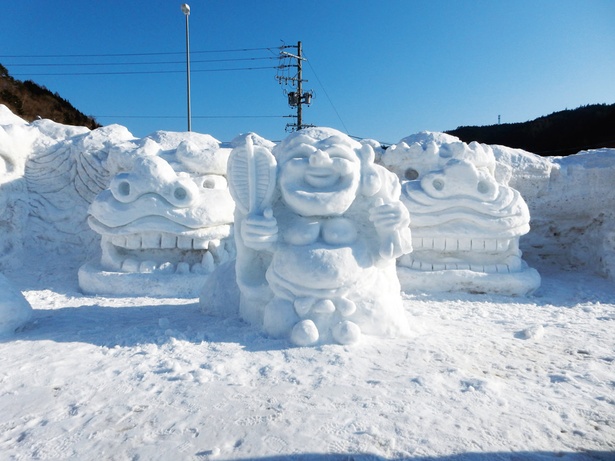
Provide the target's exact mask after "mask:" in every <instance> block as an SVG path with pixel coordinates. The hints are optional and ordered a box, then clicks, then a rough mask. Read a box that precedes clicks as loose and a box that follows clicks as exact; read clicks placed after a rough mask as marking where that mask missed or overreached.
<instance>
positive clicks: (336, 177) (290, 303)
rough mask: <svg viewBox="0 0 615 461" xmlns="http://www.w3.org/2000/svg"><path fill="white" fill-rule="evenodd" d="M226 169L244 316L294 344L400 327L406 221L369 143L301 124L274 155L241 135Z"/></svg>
mask: <svg viewBox="0 0 615 461" xmlns="http://www.w3.org/2000/svg"><path fill="white" fill-rule="evenodd" d="M228 174H229V180H230V188H231V194H232V195H233V198H234V200H235V202H236V205H237V207H236V213H235V225H236V230H238V231H236V235H235V240H236V245H237V262H236V274H237V282H238V285H239V288H240V290H241V301H240V311H241V315H242V316H243V318H244V319H246V320H248V321H250V322H252V323H258V324H262V326H263V328H264V330H265V332H266V333H267V334H269V335H271V336H274V337H288V338H290V340H291V341H292V342H293V343H294V344H296V345H300V346H304V345H312V344H317V343H329V342H337V343H340V344H350V343H354V342H356V341H357V340H358V339H359V338H360V336H361V332H363V333H366V334H374V335H380V336H391V335H396V334H403V333H405V332H407V329H408V326H407V323H406V318H405V315H404V312H403V307H402V303H401V297H400V286H399V281H398V279H397V275H396V271H395V258H397V257H398V256H401V255H402V254H405V253H407V252H409V251H410V249H411V246H410V233H409V228H408V225H409V222H410V220H409V216H408V212H407V210H406V208H405V207H404V206H403V204H402V203H401V202H400V200H399V196H400V186H399V181H398V179H397V177H396V176H395V175H393V174H392V173H389V172H388V171H387V170H385V169H384V168H383V167H381V166H378V165H375V164H374V152H373V149H372V148H371V147H370V146H368V145H361V144H360V143H358V142H356V141H354V140H352V139H350V138H349V137H348V136H346V135H344V134H342V133H340V132H338V131H336V130H333V129H328V128H308V129H304V130H301V131H299V132H296V133H293V134H292V135H290V136H289V137H288V138H287V139H286V140H284V141H283V142H282V143H281V144H279V145H278V146H276V147H275V148H274V149H273V153H272V152H270V151H269V150H268V149H267V147H266V146H265V145H264V143H262V142H259V139H258V138H257V137H255V136H254V135H248V136H247V137H246V139H245V145H244V146H238V147H237V148H235V149H234V150H233V152H232V154H231V157H230V159H229V170H228Z"/></svg>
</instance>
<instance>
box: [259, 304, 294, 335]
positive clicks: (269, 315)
mask: <svg viewBox="0 0 615 461" xmlns="http://www.w3.org/2000/svg"><path fill="white" fill-rule="evenodd" d="M298 321H299V317H298V316H297V314H296V312H295V309H294V308H293V305H292V303H291V302H290V301H286V300H284V299H281V298H273V299H272V300H271V301H270V302H269V304H267V306H265V313H264V316H263V328H264V329H265V331H266V332H267V334H268V335H270V336H272V337H274V338H284V337H288V335H289V334H290V333H291V331H292V329H293V325H295V324H296V323H297V322H298Z"/></svg>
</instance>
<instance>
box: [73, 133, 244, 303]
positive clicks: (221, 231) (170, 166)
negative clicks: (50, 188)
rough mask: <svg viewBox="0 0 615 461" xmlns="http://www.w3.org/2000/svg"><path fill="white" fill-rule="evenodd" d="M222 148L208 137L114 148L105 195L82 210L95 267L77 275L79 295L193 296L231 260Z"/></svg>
mask: <svg viewBox="0 0 615 461" xmlns="http://www.w3.org/2000/svg"><path fill="white" fill-rule="evenodd" d="M229 152H230V148H222V147H221V145H220V143H219V142H218V141H216V140H215V139H213V138H212V137H211V136H207V135H199V134H195V133H184V134H179V133H167V132H158V133H156V134H154V135H153V136H151V137H148V138H144V139H142V140H140V141H139V142H138V143H137V144H136V145H135V144H134V143H130V144H128V145H126V146H123V148H121V147H120V148H118V149H116V152H115V154H116V155H115V156H114V157H113V158H111V159H110V163H112V164H113V162H115V163H116V164H117V165H118V167H119V168H118V170H119V171H118V172H117V174H115V176H113V178H112V179H111V184H110V186H109V188H108V189H106V190H104V191H103V192H101V193H100V194H99V195H98V196H97V197H96V198H95V199H94V201H93V202H92V204H91V206H90V209H89V213H90V215H89V218H88V224H89V225H90V227H91V228H92V229H93V230H94V231H95V232H97V233H98V234H100V235H101V249H102V255H101V258H100V261H92V262H89V263H87V264H84V265H83V266H82V267H81V268H80V269H79V285H80V287H81V289H82V290H83V291H84V292H85V293H90V294H107V295H123V296H148V295H149V296H172V297H197V296H198V293H199V292H200V290H201V287H202V285H203V283H204V281H205V279H206V278H207V276H208V274H210V273H211V272H212V271H213V270H214V268H215V267H216V266H217V265H218V264H220V263H223V262H225V261H227V260H228V259H230V258H232V257H233V256H234V246H233V243H232V239H231V235H232V225H233V210H234V203H233V200H232V198H231V196H230V194H229V190H228V185H227V180H226V177H225V173H226V162H227V160H228V155H229Z"/></svg>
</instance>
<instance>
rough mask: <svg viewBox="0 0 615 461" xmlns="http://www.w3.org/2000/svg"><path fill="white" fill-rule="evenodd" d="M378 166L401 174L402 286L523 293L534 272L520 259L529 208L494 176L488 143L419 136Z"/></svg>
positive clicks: (533, 284)
mask: <svg viewBox="0 0 615 461" xmlns="http://www.w3.org/2000/svg"><path fill="white" fill-rule="evenodd" d="M382 161H383V163H384V164H385V165H386V166H388V167H389V168H391V169H392V170H393V171H395V172H396V173H397V174H398V175H400V176H402V175H403V177H405V178H406V179H407V180H408V181H406V182H404V184H403V187H402V189H403V192H402V201H403V202H404V204H405V205H406V206H407V207H408V210H409V211H410V215H411V216H412V222H411V225H410V227H411V230H412V245H413V248H414V251H413V253H412V254H410V255H405V256H402V257H401V258H400V259H399V268H398V274H399V278H400V281H401V285H402V288H403V289H404V290H424V291H443V290H444V291H458V290H461V291H469V292H490V293H501V294H507V295H525V294H528V293H531V292H533V291H534V290H536V289H537V288H538V286H539V285H540V276H539V275H538V272H536V270H534V269H532V268H529V267H528V266H527V264H526V263H525V261H523V260H522V259H521V251H520V250H519V238H520V237H521V236H522V235H524V234H526V233H527V232H528V231H529V229H530V227H529V221H530V215H529V211H528V207H527V205H526V203H525V201H524V200H523V198H522V197H521V195H520V194H519V192H517V191H516V190H514V189H512V188H510V187H508V186H507V185H504V184H500V183H498V181H497V180H496V177H495V157H494V155H493V151H492V150H491V148H490V147H489V146H486V145H481V144H478V143H476V142H473V143H471V144H469V145H468V144H466V143H463V142H461V141H459V140H458V139H457V138H455V137H452V136H448V135H444V134H436V133H420V134H419V135H415V136H412V137H409V138H406V139H404V140H402V142H400V143H399V144H398V145H394V146H391V147H390V148H389V149H388V150H387V152H386V154H385V155H384V156H383V158H382Z"/></svg>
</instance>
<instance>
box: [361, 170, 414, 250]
mask: <svg viewBox="0 0 615 461" xmlns="http://www.w3.org/2000/svg"><path fill="white" fill-rule="evenodd" d="M373 168H375V169H376V170H377V171H378V174H379V176H380V182H381V187H380V190H379V191H378V192H377V193H376V194H375V195H374V197H375V198H376V200H375V201H374V206H373V207H372V208H371V209H370V210H369V219H370V221H371V222H372V223H374V227H375V228H376V232H377V233H378V237H379V238H380V250H379V253H380V257H381V258H383V259H395V258H398V257H400V256H402V255H404V254H406V253H410V252H411V251H412V238H411V235H410V227H409V226H410V214H409V213H408V209H407V208H406V207H405V206H404V204H403V203H402V202H401V201H400V200H399V196H400V192H401V188H400V186H399V180H398V179H397V176H395V175H394V174H393V173H390V172H389V171H387V170H385V169H384V168H383V167H381V166H380V165H374V166H373Z"/></svg>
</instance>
